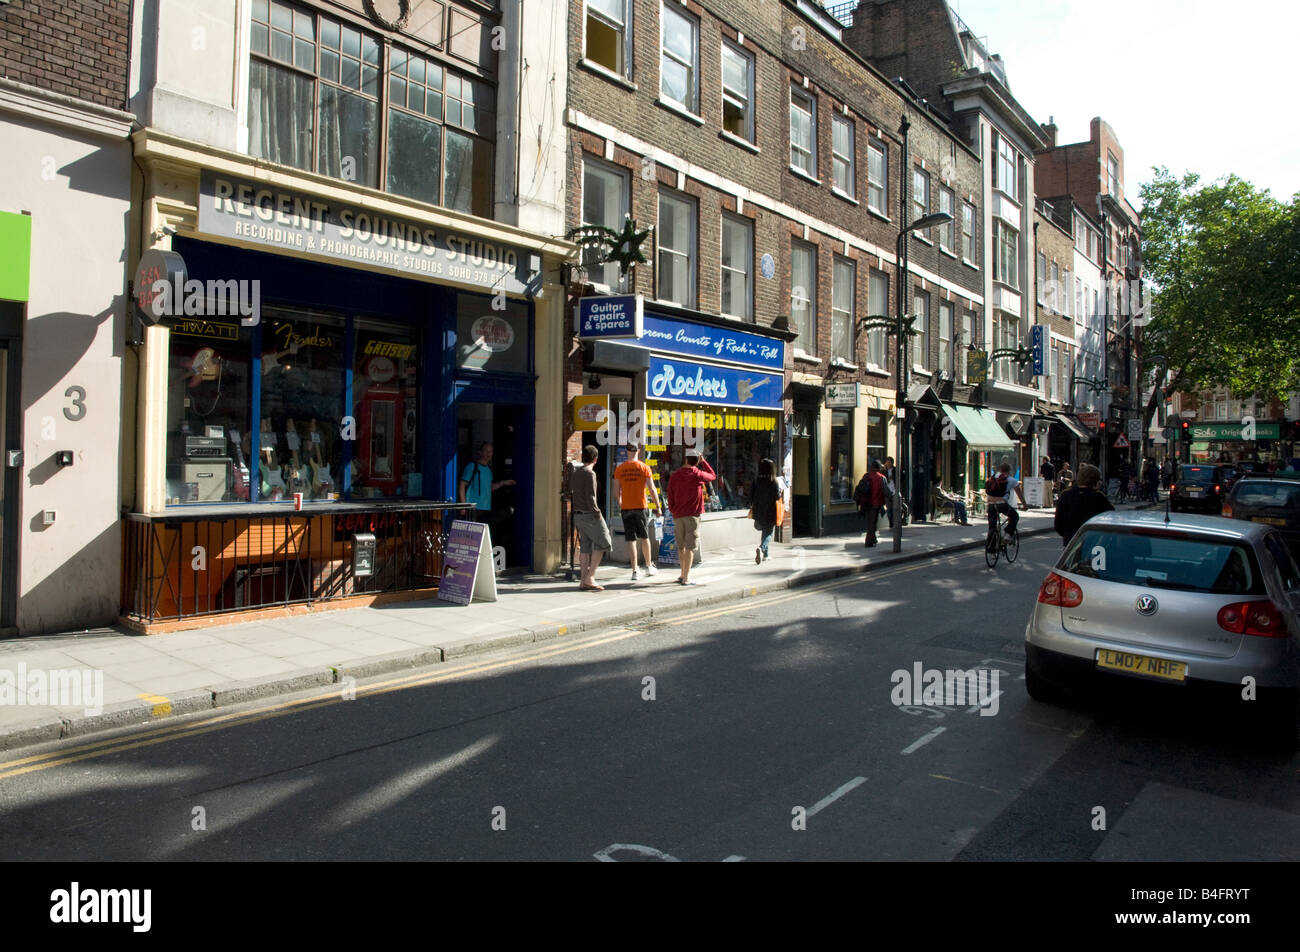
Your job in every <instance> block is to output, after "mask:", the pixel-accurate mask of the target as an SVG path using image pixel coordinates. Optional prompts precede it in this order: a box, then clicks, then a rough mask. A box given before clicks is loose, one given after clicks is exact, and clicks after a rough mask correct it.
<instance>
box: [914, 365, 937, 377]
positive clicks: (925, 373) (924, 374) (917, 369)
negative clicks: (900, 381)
mask: <svg viewBox="0 0 1300 952" xmlns="http://www.w3.org/2000/svg"><path fill="white" fill-rule="evenodd" d="M912 373H914V374H920V375H921V376H922V377H927V378H929V377H933V376H934V374H933V373H931V372H930V371H929V370H928V369H927V368H925V367H921V366H919V365H918V364H912Z"/></svg>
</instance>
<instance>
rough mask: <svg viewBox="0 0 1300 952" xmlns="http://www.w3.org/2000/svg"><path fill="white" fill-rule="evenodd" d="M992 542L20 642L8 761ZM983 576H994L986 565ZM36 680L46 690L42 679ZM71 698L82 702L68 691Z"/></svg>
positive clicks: (547, 581) (786, 551)
mask: <svg viewBox="0 0 1300 952" xmlns="http://www.w3.org/2000/svg"><path fill="white" fill-rule="evenodd" d="M1123 508H1135V507H1130V506H1125V507H1123ZM1021 526H1022V536H1035V535H1041V534H1044V533H1048V534H1050V533H1051V532H1052V511H1051V510H1041V509H1040V510H1029V511H1027V512H1023V513H1022V514H1021ZM986 532H987V529H986V524H985V523H984V522H983V521H978V520H973V521H972V524H971V525H970V526H969V527H965V526H959V525H954V524H953V523H951V522H943V523H927V524H922V525H909V526H906V527H904V529H903V551H902V552H900V553H897V554H895V553H893V552H892V551H891V549H892V544H891V542H892V536H891V535H889V534H888V532H887V531H886V533H885V534H882V535H881V537H880V540H881V541H880V545H878V546H877V547H876V548H874V549H868V548H866V547H865V546H864V545H863V544H862V542H863V537H862V535H853V536H835V537H831V538H822V539H809V540H797V541H796V542H793V543H790V544H787V545H774V546H773V549H772V557H771V559H770V560H769V561H767V562H765V563H763V564H762V565H755V564H754V549H753V548H752V547H744V548H739V549H731V550H724V551H706V553H705V564H704V565H702V566H699V567H698V568H696V569H695V570H693V571H692V573H691V576H692V578H695V579H697V580H698V581H700V582H701V583H703V584H701V585H699V586H690V587H683V586H681V585H679V584H677V582H676V579H677V577H678V575H679V571H678V569H677V567H676V566H663V567H662V568H660V570H659V574H658V575H656V576H654V577H653V578H645V579H642V580H641V581H639V582H636V583H633V582H632V580H631V572H630V570H628V569H627V568H625V567H621V566H619V567H609V568H604V567H602V568H601V569H600V570H599V571H598V573H597V576H596V578H597V581H598V582H599V583H600V584H602V585H604V586H605V591H604V592H580V591H578V588H577V583H576V582H569V581H566V580H564V578H563V576H562V575H561V576H559V577H554V576H541V575H532V576H522V577H508V578H505V579H500V580H498V585H497V591H498V601H496V602H475V603H474V604H472V605H469V606H459V605H452V604H449V603H447V602H439V601H421V602H405V603H400V604H395V605H388V606H384V607H379V608H361V609H350V610H340V611H319V612H313V613H311V614H306V615H296V616H292V617H277V618H268V619H267V620H265V621H258V622H248V623H245V624H232V625H226V626H221V627H212V628H206V629H204V630H202V631H189V632H176V633H172V634H157V635H138V634H135V633H128V632H125V631H124V630H120V629H116V628H104V629H97V630H93V631H86V632H71V633H67V634H60V635H41V636H35V637H28V638H17V639H12V640H9V641H4V642H0V750H5V749H13V748H17V747H23V746H26V745H31V744H38V743H43V742H46V741H51V740H58V739H59V738H63V737H74V736H83V735H86V734H91V733H95V732H97V731H104V730H111V729H113V728H117V727H122V726H124V725H128V724H136V723H143V722H147V721H152V720H158V719H160V718H164V717H169V716H174V715H179V714H189V713H195V712H199V711H209V710H212V709H214V708H219V707H228V706H230V705H234V704H240V703H244V702H247V701H252V700H256V699H259V698H269V697H275V696H279V695H286V694H291V693H294V692H298V691H304V690H309V689H312V688H319V687H325V686H327V685H333V684H337V683H340V682H343V681H344V680H345V679H347V678H354V679H357V680H361V679H363V678H368V677H374V676H376V675H381V674H386V673H389V672H392V671H399V670H404V669H412V668H419V667H426V666H429V665H434V664H438V663H441V662H443V661H449V660H452V659H455V658H460V657H463V656H465V655H468V654H472V653H475V652H481V651H488V650H492V649H497V648H503V647H507V646H512V645H523V644H530V643H533V642H538V641H545V640H548V639H554V638H559V637H562V636H565V635H570V634H575V633H577V632H584V631H587V632H590V631H598V630H600V629H603V628H610V627H615V626H619V625H628V624H634V623H637V622H643V621H645V620H647V619H650V618H653V617H658V616H663V615H668V614H673V613H679V612H683V611H688V610H690V609H693V608H696V607H698V606H701V605H710V606H712V605H718V604H720V603H725V602H728V601H734V600H737V599H741V598H747V597H753V596H755V595H760V594H763V593H765V592H774V591H779V590H782V589H787V588H793V587H796V586H801V585H808V584H812V583H814V582H818V581H822V580H825V579H829V578H835V577H837V576H845V575H849V574H852V573H857V572H867V571H871V570H872V569H875V568H877V567H879V566H882V565H891V564H895V563H898V562H909V561H915V560H918V559H928V558H932V557H934V556H936V555H940V554H943V553H948V552H955V551H960V550H962V549H979V548H980V547H981V546H982V545H983V542H984V537H985V535H986ZM757 536H758V534H757V533H755V543H757ZM972 565H973V566H976V567H977V568H978V569H980V570H981V571H987V569H986V568H985V566H984V564H983V560H982V558H979V557H978V556H976V557H975V561H974V562H972ZM33 672H36V673H37V676H36V679H35V680H36V682H37V683H33V681H32V680H31V678H32V673H33ZM64 672H76V673H78V681H79V682H80V681H81V679H82V678H83V677H84V678H87V679H89V680H87V681H86V682H85V684H86V689H87V693H85V694H83V695H81V696H80V697H79V700H80V701H81V702H86V701H87V700H88V699H92V698H93V699H96V700H98V701H100V702H101V703H102V710H99V711H94V710H92V711H91V712H88V711H87V705H86V704H85V703H77V704H73V705H65V706H50V705H47V704H44V703H41V702H44V701H45V700H47V699H48V697H49V696H50V693H52V691H53V689H52V688H46V689H45V690H46V691H48V692H49V693H45V694H44V695H43V694H42V693H41V688H40V686H39V682H41V681H42V680H43V678H44V676H46V675H49V674H57V673H64ZM101 676H102V679H103V688H102V693H101V692H99V691H95V690H94V684H95V683H96V682H95V680H94V679H98V678H99V677H101ZM6 681H7V684H8V688H6ZM51 683H54V682H51ZM65 688H66V685H65ZM91 691H93V692H94V693H90V692H91ZM29 692H30V693H29ZM6 694H8V695H9V696H5V695H6ZM63 696H64V698H68V697H73V695H71V694H68V693H67V692H66V691H65V693H64V695H63ZM95 706H98V705H95Z"/></svg>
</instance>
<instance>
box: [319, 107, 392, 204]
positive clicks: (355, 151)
mask: <svg viewBox="0 0 1300 952" xmlns="http://www.w3.org/2000/svg"><path fill="white" fill-rule="evenodd" d="M378 147H379V105H378V103H376V102H374V101H373V100H369V99H365V98H363V97H361V96H358V95H355V94H353V93H349V92H347V91H346V90H342V89H339V88H337V87H335V86H327V85H322V86H321V89H320V167H319V169H318V171H320V172H321V173H322V174H324V175H332V176H334V177H336V178H346V179H348V180H349V181H355V182H360V183H361V184H362V185H369V186H370V187H371V188H374V187H375V186H376V185H377V184H378V176H379V163H378V162H377V161H376V159H377V157H378V156H377V152H378ZM348 173H352V174H348Z"/></svg>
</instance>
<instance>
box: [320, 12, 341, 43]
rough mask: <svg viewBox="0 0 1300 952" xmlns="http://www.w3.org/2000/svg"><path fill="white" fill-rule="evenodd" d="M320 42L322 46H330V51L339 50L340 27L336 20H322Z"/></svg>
mask: <svg viewBox="0 0 1300 952" xmlns="http://www.w3.org/2000/svg"><path fill="white" fill-rule="evenodd" d="M320 42H321V46H328V47H329V48H330V49H334V50H337V49H338V48H339V25H338V22H337V21H336V20H328V19H325V18H324V17H322V18H321V24H320Z"/></svg>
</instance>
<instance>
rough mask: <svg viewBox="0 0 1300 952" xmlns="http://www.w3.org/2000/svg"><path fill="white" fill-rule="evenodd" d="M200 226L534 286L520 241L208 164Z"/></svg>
mask: <svg viewBox="0 0 1300 952" xmlns="http://www.w3.org/2000/svg"><path fill="white" fill-rule="evenodd" d="M199 231H200V232H203V233H205V234H209V235H215V236H218V237H221V238H231V239H237V240H239V241H244V242H249V243H252V244H257V245H263V246H266V247H269V248H281V249H285V250H288V251H296V252H301V253H305V254H310V255H313V256H316V257H321V258H327V259H332V260H336V261H341V262H345V263H348V264H353V263H357V264H368V265H374V266H376V267H380V268H385V269H387V270H389V271H393V272H396V273H398V274H403V275H407V276H410V277H420V278H434V279H438V280H446V281H452V282H456V283H459V284H467V285H471V286H474V287H477V288H481V289H483V290H485V291H491V292H493V293H496V292H498V291H503V292H505V293H506V294H528V293H530V292H532V291H534V290H536V288H535V286H534V285H533V284H531V283H530V282H531V279H532V277H533V268H532V262H531V261H530V259H531V258H532V257H534V256H533V255H531V254H530V253H529V252H528V251H527V250H525V249H522V248H517V247H513V246H511V245H502V244H498V243H496V242H493V241H484V240H483V239H481V238H475V237H473V236H471V235H464V234H460V233H457V232H454V231H445V230H443V229H439V228H434V227H432V226H430V225H429V224H428V223H427V222H417V221H412V220H409V219H403V218H394V217H392V216H390V215H386V214H382V213H379V212H375V211H370V210H368V209H366V208H363V207H360V206H357V205H350V204H344V203H340V202H332V201H326V200H324V199H322V198H319V197H317V196H314V195H307V194H304V193H300V192H292V191H288V190H285V189H280V188H276V187H274V186H271V185H267V184H265V183H259V182H250V181H247V180H244V179H239V178H234V177H228V176H223V175H218V174H216V173H215V172H210V171H204V172H203V173H202V174H201V175H200V177H199Z"/></svg>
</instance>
